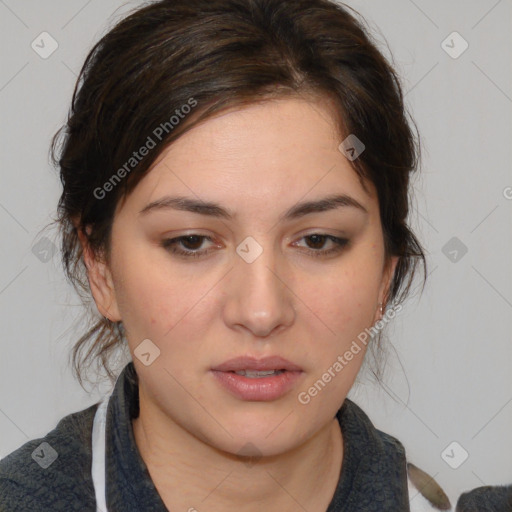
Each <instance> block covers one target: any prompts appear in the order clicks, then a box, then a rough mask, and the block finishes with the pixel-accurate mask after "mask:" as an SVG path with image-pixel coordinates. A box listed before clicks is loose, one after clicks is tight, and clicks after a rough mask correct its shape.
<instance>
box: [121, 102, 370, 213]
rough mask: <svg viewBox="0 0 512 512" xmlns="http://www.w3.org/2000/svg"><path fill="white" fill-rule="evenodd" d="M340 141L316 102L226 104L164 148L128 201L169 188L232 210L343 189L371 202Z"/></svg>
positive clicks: (325, 107) (323, 105)
mask: <svg viewBox="0 0 512 512" xmlns="http://www.w3.org/2000/svg"><path fill="white" fill-rule="evenodd" d="M340 139H341V137H340V135H339V129H338V126H337V125H336V122H335V117H334V116H333V115H332V107H330V105H329V104H328V103H327V102H322V101H320V100H317V101H313V100H305V99H302V98H298V97H293V98H282V99H278V100H271V101H265V102H263V103H256V104H251V105H248V106H245V107H243V108H234V109H230V110H228V111H225V112H222V113H221V114H219V115H216V116H214V117H211V118H208V119H206V120H205V121H203V122H202V123H200V124H199V125H196V126H195V127H194V128H192V129H191V130H190V131H188V132H186V133H185V134H184V135H183V136H181V137H180V138H179V139H177V140H176V141H175V142H173V143H172V144H171V145H170V146H169V147H168V148H167V149H166V150H164V152H162V154H161V155H159V157H158V158H157V160H156V162H155V164H153V167H152V169H151V170H150V171H149V172H148V174H147V175H146V176H145V177H144V178H143V179H142V180H141V182H140V183H139V184H138V185H137V187H136V188H135V189H134V191H133V192H132V194H131V195H132V196H133V197H132V198H131V202H132V203H133V202H136V203H137V206H141V204H142V203H144V205H145V204H147V203H148V202H149V201H154V200H156V199H158V198H159V197H161V196H163V195H164V194H171V193H172V194H173V195H176V194H180V195H187V196H191V197H195V198H196V199H203V200H210V199H215V201H216V202H221V203H223V204H227V205H230V210H233V211H235V212H236V211H243V210H244V208H245V207H248V206H250V204H253V205H258V206H259V207H260V208H261V207H267V206H268V207H270V206H271V205H274V204H280V203H283V202H285V203H286V204H288V203H290V202H291V203H293V202H294V201H299V200H300V199H308V198H314V197H317V196H319V195H325V194H327V193H328V194H333V193H344V194H348V195H350V196H353V197H354V198H355V199H356V200H358V201H359V202H361V203H366V204H368V203H371V202H372V201H373V200H374V199H375V193H374V190H373V188H372V187H371V186H369V185H370V184H365V187H366V189H365V187H363V186H362V184H361V180H360V178H359V176H358V175H357V173H356V171H355V170H354V169H353V168H352V166H351V164H350V162H349V161H348V160H347V159H346V157H345V156H344V155H343V154H342V153H341V151H340V150H339V145H340V143H341V140H340ZM144 205H142V207H143V206H144ZM231 206H232V207H231ZM251 213H254V211H252V212H251ZM260 213H263V212H260Z"/></svg>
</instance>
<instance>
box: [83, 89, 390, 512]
mask: <svg viewBox="0 0 512 512" xmlns="http://www.w3.org/2000/svg"><path fill="white" fill-rule="evenodd" d="M328 108H329V107H328V105H327V104H326V103H325V102H323V101H321V100H320V99H318V100H316V101H315V100H305V99H303V98H298V97H288V98H285V99H279V100H273V101H267V102H264V103H260V104H252V105H250V106H248V107H244V108H242V109H231V110H228V111H226V112H224V113H222V114H221V115H217V116H216V117H214V118H210V119H208V120H206V121H205V122H203V123H201V124H200V125H198V126H197V127H195V128H194V129H192V130H191V131H190V132H188V133H186V134H185V135H183V136H182V137H181V138H179V139H178V140H177V141H176V142H175V143H174V144H173V145H171V146H170V147H169V148H167V150H165V151H164V152H163V153H162V154H161V155H160V157H159V159H158V161H157V162H156V164H155V165H154V166H153V168H152V170H151V171H150V172H149V173H148V174H147V175H146V176H145V177H144V179H143V180H142V181H141V182H140V183H139V184H138V185H137V187H136V188H135V189H134V191H133V192H132V193H131V194H130V195H129V196H128V197H127V198H126V200H125V201H123V202H121V203H119V205H118V207H117V210H116V212H115V216H114V223H113V230H112V251H111V257H110V264H107V263H106V262H104V261H102V260H101V258H99V257H98V256H97V255H93V254H92V253H91V252H90V251H89V250H88V249H87V246H86V243H85V239H84V238H83V237H82V238H81V239H82V243H84V247H85V248H86V252H85V260H86V265H87V267H88V274H89V282H90V285H91V290H92V293H93V296H94V299H95V302H96V305H97V307H98V310H99V311H100V312H101V313H102V314H103V315H105V316H107V317H109V318H110V319H111V320H113V321H119V320H122V321H123V324H124V326H125V329H126V332H127V339H128V344H129V348H130V351H131V353H132V357H133V361H134V365H135V368H136V371H137V374H138V376H139V382H140V387H139V394H140V416H139V417H138V418H136V419H134V420H133V422H132V425H133V431H134V435H135V440H136V443H137V446H138V448H139V451H140V453H141V456H142V458H143V459H144V461H145V463H146V465H147V466H148V470H149V472H150V474H151V477H152V479H153V482H154V483H155V486H156V488H157V490H158V491H159V493H160V495H161V496H162V499H163V500H164V503H165V504H166V506H167V507H168V508H169V509H171V510H194V509H197V510H198V511H202V510H208V511H223V512H225V511H231V510H233V511H234V510H237V511H239V510H244V511H252V510H269V511H278V510H279V511H280V512H283V511H288V510H289V511H292V510H293V511H296V510H297V509H298V504H300V506H302V507H304V508H305V509H307V510H308V511H311V512H313V511H322V512H324V511H325V510H326V508H327V506H328V505H329V503H330V501H331V499H332V496H333V493H334V491H335V488H336V485H337V482H338V479H339V474H340V470H341V466H342V459H343V438H342V433H341V431H340V428H339V423H338V421H337V420H336V419H334V417H335V414H336V412H337V411H338V409H339V408H340V407H341V405H342V403H343V400H344V399H345V397H346V395H347V393H348V392H349V390H350V388H351V386H352V384H353V383H354V380H355V378H356V375H357V373H358V371H359V369H360V366H361V364H362V361H363V357H364V353H365V349H364V346H363V347H362V350H361V351H360V352H359V353H358V354H357V355H355V356H354V358H353V359H352V360H351V361H350V362H349V363H348V364H347V365H346V366H345V367H344V368H343V370H342V371H341V372H339V373H338V374H337V375H336V377H335V378H333V379H332V380H331V382H329V383H328V384H327V385H326V386H325V388H324V389H323V390H322V391H321V392H319V393H318V395H317V396H315V397H314V398H312V400H311V401H310V403H309V404H307V405H303V404H301V403H300V402H299V401H298V394H299V393H300V392H302V391H307V389H308V388H309V387H310V386H312V385H313V383H314V382H315V381H317V380H318V379H319V378H321V376H322V374H323V373H324V372H326V371H327V369H328V368H329V367H332V365H333V363H334V362H335V361H336V360H337V357H338V356H339V355H341V354H343V353H345V351H346V350H348V349H349V347H350V345H351V344H352V342H353V341H354V340H356V339H357V335H358V334H359V333H361V332H362V331H364V329H365V328H369V327H371V326H372V325H373V324H374V323H375V322H376V321H377V320H379V319H380V318H381V314H380V311H379V303H382V302H384V303H385V299H386V294H387V291H388V289H389V285H390V281H391V278H392V276H393V272H394V269H395V265H396V263H397V258H396V257H392V258H386V255H385V251H384V241H383V233H382V226H381V222H380V215H379V209H378V208H379V203H378V198H377V195H376V192H375V189H374V187H373V185H372V184H371V183H365V187H363V186H362V184H361V182H360V180H359V177H358V176H357V174H356V173H355V171H354V170H353V169H352V167H351V164H350V162H349V161H348V160H347V159H346V158H345V156H344V155H343V154H342V153H341V152H340V151H339V149H338V146H339V144H340V142H341V141H342V138H340V135H339V134H338V132H337V130H336V127H335V122H334V119H333V118H332V117H331V115H330V113H329V110H328ZM331 111H332V110H331ZM365 188H366V189H367V190H365ZM333 193H339V194H346V195H349V196H351V197H352V198H354V199H355V200H357V201H358V202H359V203H360V204H361V205H362V206H363V207H364V208H365V209H366V212H364V211H362V210H360V209H358V208H355V207H352V206H343V207H339V208H336V209H333V210H329V211H324V212H315V213H310V214H308V215H305V216H303V217H300V218H297V219H294V220H291V221H280V220H279V216H280V215H282V214H283V212H285V211H286V210H288V209H289V208H290V207H292V206H294V205H295V204H296V203H298V202H299V201H306V200H308V201H310V200H317V199H320V198H323V197H325V196H328V195H331V194H333ZM166 195H184V196H187V197H190V198H192V199H199V198H200V199H201V200H204V201H214V202H216V203H218V204H220V205H221V206H223V207H224V208H227V209H229V210H230V211H232V212H234V214H236V215H235V217H234V218H233V219H231V220H226V219H219V218H214V217H210V216H205V215H200V214H198V213H193V212H186V211H178V210H173V209H160V210H154V211H151V212H149V213H147V214H145V215H144V214H140V213H139V212H140V210H142V209H143V208H144V207H145V206H146V205H148V204H149V203H150V202H152V201H155V200H157V199H160V198H162V197H163V196H166ZM190 234H198V235H203V236H209V237H211V239H212V241H208V240H207V239H199V240H198V241H195V242H193V243H191V242H190V241H189V243H188V244H187V243H186V242H183V243H177V244H176V245H175V247H176V248H178V249H181V250H182V251H187V250H188V252H194V251H195V252H197V251H203V250H204V251H207V252H209V253H208V254H206V255H203V256H200V257H198V258H192V257H188V259H187V257H184V256H179V255H175V254H173V253H171V252H170V249H169V248H165V247H162V245H161V242H162V241H163V240H165V239H168V238H175V237H179V236H185V235H190ZM313 234H328V235H333V236H337V237H340V238H347V239H349V243H348V245H346V246H345V247H342V248H341V250H340V251H339V252H335V253H332V254H329V255H327V256H324V257H322V256H320V257H318V256H315V255H314V254H312V253H308V252H307V251H308V249H309V250H310V251H311V252H313V251H317V253H318V252H319V251H321V250H328V249H331V248H335V247H336V244H335V243H334V242H332V241H331V240H330V239H329V238H325V239H323V240H322V239H320V241H318V240H315V239H313V240H312V239H308V238H307V236H311V235H313ZM248 236H251V237H253V238H254V239H255V240H256V241H257V242H258V244H259V245H260V246H261V247H262V249H263V252H262V254H261V255H260V256H259V257H257V258H256V260H255V261H254V262H252V263H247V262H246V261H245V260H244V259H242V258H241V257H240V256H239V255H238V254H237V252H236V248H237V246H238V245H239V244H240V243H241V242H242V241H244V239H245V238H246V237H248ZM144 339H150V340H151V341H152V343H154V344H155V345H156V346H157V347H158V348H159V350H160V356H159V357H157V358H156V359H155V360H154V362H153V363H152V364H150V365H149V366H145V365H144V364H142V362H141V361H140V360H139V359H138V358H137V357H136V355H134V350H135V349H136V348H137V346H138V345H139V344H140V343H141V342H142V340H144ZM245 354H250V355H253V356H255V357H264V356H268V355H280V356H282V357H284V358H286V359H288V360H289V361H291V362H293V363H295V364H297V365H299V366H300V367H301V368H302V369H303V373H302V374H301V377H300V380H299V381H298V383H297V385H296V387H295V388H294V389H293V390H292V391H290V392H289V393H287V394H286V395H284V396H283V397H281V398H279V399H277V400H273V401H269V402H261V401H260V402H256V401H243V400H241V399H239V398H237V397H234V396H233V395H231V394H230V393H228V392H227V391H226V390H225V389H224V388H223V387H222V386H220V385H219V383H218V382H217V380H216V379H215V378H214V377H213V375H212V372H211V371H210V369H211V368H212V367H213V366H215V365H218V364H220V363H222V362H224V361H226V360H228V359H230V358H232V357H235V356H240V355H245ZM247 443H251V444H250V445H247ZM244 446H246V448H245V452H243V453H247V454H249V455H254V456H255V458H254V459H249V460H248V459H247V458H245V457H241V456H240V455H239V452H240V450H241V449H242V447H244ZM299 508H300V507H299Z"/></svg>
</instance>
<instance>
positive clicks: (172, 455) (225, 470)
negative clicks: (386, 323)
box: [132, 390, 343, 512]
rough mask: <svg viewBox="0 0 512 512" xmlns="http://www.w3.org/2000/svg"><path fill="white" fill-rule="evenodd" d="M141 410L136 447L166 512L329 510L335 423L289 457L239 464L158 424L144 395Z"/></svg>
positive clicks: (337, 449) (338, 459)
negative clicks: (181, 511)
mask: <svg viewBox="0 0 512 512" xmlns="http://www.w3.org/2000/svg"><path fill="white" fill-rule="evenodd" d="M140 391H141V390H140ZM139 403H140V414H139V417H138V418H135V419H133V420H132V425H133V433H134V437H135V442H136V444H137V447H138V449H139V452H140V454H141V456H142V459H143V460H144V462H145V464H146V466H147V468H148V471H149V473H150V475H151V479H152V480H153V483H154V484H155V487H156V489H157V490H158V493H159V494H160V496H161V498H162V500H163V502H164V504H165V505H166V507H167V508H168V509H169V510H187V511H189V510H190V511H194V510H197V511H198V512H199V511H201V510H203V509H204V510H208V511H210V512H216V511H222V512H231V511H235V510H236V511H238V512H239V511H242V510H243V511H244V512H252V511H253V510H254V511H256V510H258V511H260V510H262V509H263V510H267V511H269V512H270V511H279V512H286V511H296V510H300V509H305V510H308V511H309V512H325V510H327V507H328V506H329V503H330V502H331V500H332V497H333V494H334V492H335V489H336V486H337V484H338V480H339V475H340V468H341V464H342V459H343V442H342V435H341V430H340V427H339V423H338V421H337V419H333V421H332V422H331V423H330V424H328V425H327V426H325V427H324V428H323V429H322V430H320V431H319V432H317V433H316V434H315V435H314V436H313V437H312V438H310V439H309V440H307V441H306V442H305V443H303V444H301V445H300V446H298V447H296V448H295V449H293V450H292V451H289V452H287V453H284V454H281V455H276V456H272V457H261V458H259V459H256V460H255V459H248V460H243V459H241V458H240V457H238V456H236V455H233V454H231V453H227V452H224V451H221V450H217V449H216V448H214V447H212V446H210V445H208V444H206V443H204V442H203V441H201V440H199V439H197V438H196V437H194V436H193V435H191V434H190V433H189V432H187V431H186V430H184V429H182V428H181V427H180V426H179V425H177V424H176V423H175V422H173V421H172V420H170V419H168V418H167V417H166V420H165V421H162V419H161V417H158V418H157V417H156V415H155V413H153V414H152V409H151V408H148V407H147V401H146V400H144V397H143V396H142V395H141V396H140V401H139ZM156 420H159V421H156Z"/></svg>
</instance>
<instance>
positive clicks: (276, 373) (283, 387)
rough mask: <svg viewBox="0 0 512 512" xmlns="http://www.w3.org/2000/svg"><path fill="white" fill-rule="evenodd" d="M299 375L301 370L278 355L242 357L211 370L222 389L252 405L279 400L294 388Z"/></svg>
mask: <svg viewBox="0 0 512 512" xmlns="http://www.w3.org/2000/svg"><path fill="white" fill-rule="evenodd" d="M302 373H303V370H302V368H300V367H299V366H297V365H296V364H294V363H291V362H290V361H288V360H287V359H284V358H282V357H280V356H272V357H265V358H263V359H257V358H254V357H251V356H242V357H237V358H234V359H230V360H229V361H226V362H224V363H222V364H220V365H218V366H215V367H214V368H212V374H213V375H214V377H215V380H216V382H218V383H219V384H220V385H221V386H222V389H224V390H226V391H228V392H229V393H230V394H231V395H234V396H235V397H237V398H239V399H241V400H245V401H256V402H268V401H273V400H277V399H278V398H281V397H282V396H284V395H285V394H286V393H287V392H289V391H290V390H291V389H292V388H293V387H294V386H296V384H297V382H298V380H299V379H300V377H301V375H302Z"/></svg>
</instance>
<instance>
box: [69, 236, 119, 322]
mask: <svg viewBox="0 0 512 512" xmlns="http://www.w3.org/2000/svg"><path fill="white" fill-rule="evenodd" d="M77 231H78V238H79V239H80V243H81V245H82V249H83V257H84V262H85V266H86V268H87V279H88V281H89V286H90V288H91V292H92V295H93V298H94V302H95V303H96V307H97V308H98V311H99V312H100V314H101V315H103V316H104V317H107V318H108V319H109V320H110V321H112V322H119V321H121V320H122V319H121V315H120V314H119V308H118V305H117V300H116V293H115V288H114V282H113V279H112V273H111V271H110V268H109V267H108V264H107V263H106V262H105V261H103V260H102V259H100V258H99V257H98V256H97V255H95V254H94V251H93V250H92V249H91V248H90V246H89V243H88V241H87V237H86V235H85V233H84V232H83V231H82V230H81V229H79V228H78V229H77ZM87 232H88V233H90V231H89V227H87Z"/></svg>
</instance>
